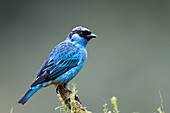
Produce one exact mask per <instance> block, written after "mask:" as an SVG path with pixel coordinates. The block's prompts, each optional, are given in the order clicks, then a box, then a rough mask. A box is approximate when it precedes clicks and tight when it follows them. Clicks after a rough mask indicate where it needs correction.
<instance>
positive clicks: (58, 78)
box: [18, 26, 97, 105]
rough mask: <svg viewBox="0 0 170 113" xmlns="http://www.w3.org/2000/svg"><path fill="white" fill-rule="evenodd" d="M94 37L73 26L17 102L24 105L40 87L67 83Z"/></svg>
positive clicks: (77, 69) (76, 72)
mask: <svg viewBox="0 0 170 113" xmlns="http://www.w3.org/2000/svg"><path fill="white" fill-rule="evenodd" d="M96 37H97V35H95V34H93V33H92V32H91V31H90V30H89V29H87V28H85V27H82V26H78V27H75V28H74V29H73V30H72V31H71V32H70V33H69V34H68V36H67V38H66V40H64V41H62V42H61V43H59V44H58V45H56V46H55V47H54V49H53V50H52V51H51V53H50V55H49V56H48V57H47V58H46V60H45V61H44V63H43V64H42V66H41V67H40V69H39V71H38V73H37V76H36V78H35V79H34V81H33V82H32V84H31V85H30V87H29V89H28V91H27V92H26V93H25V95H24V96H23V97H22V98H21V99H20V100H19V101H18V103H19V104H22V105H24V104H25V103H26V102H27V101H28V99H29V98H30V97H31V96H32V95H33V94H35V93H36V92H37V91H38V90H40V89H41V88H45V87H47V86H50V85H54V86H56V87H57V86H58V85H62V84H68V82H69V81H70V80H72V79H73V78H74V77H75V76H76V75H77V74H78V72H79V71H80V70H81V68H82V67H83V65H84V64H85V61H86V59H87V49H86V45H87V43H88V42H89V41H90V40H91V39H92V38H96Z"/></svg>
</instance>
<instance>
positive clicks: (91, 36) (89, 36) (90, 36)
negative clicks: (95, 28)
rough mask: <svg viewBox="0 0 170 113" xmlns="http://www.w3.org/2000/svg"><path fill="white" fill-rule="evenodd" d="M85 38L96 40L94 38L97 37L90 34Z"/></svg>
mask: <svg viewBox="0 0 170 113" xmlns="http://www.w3.org/2000/svg"><path fill="white" fill-rule="evenodd" d="M87 37H88V38H96V37H97V35H95V34H93V33H91V34H89V35H87Z"/></svg>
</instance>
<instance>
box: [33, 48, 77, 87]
mask: <svg viewBox="0 0 170 113" xmlns="http://www.w3.org/2000/svg"><path fill="white" fill-rule="evenodd" d="M64 48H67V50H63V51H62V52H61V50H62V48H58V49H56V48H55V49H56V50H55V51H53V52H52V54H53V55H50V56H49V57H48V58H47V59H46V60H45V61H44V63H43V65H42V66H41V68H40V70H39V72H38V73H37V77H36V79H35V80H34V81H33V83H32V85H31V87H34V86H36V85H38V84H42V83H44V82H48V81H50V80H54V79H56V78H57V77H58V76H60V75H62V74H64V73H65V72H67V71H69V70H70V69H71V68H73V67H75V66H77V65H78V63H79V59H80V54H79V51H78V48H73V47H70V46H68V47H64ZM58 51H60V52H58ZM57 53H58V54H57Z"/></svg>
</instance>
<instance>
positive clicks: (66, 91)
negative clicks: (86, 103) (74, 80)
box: [56, 84, 82, 104]
mask: <svg viewBox="0 0 170 113" xmlns="http://www.w3.org/2000/svg"><path fill="white" fill-rule="evenodd" d="M56 93H57V94H60V96H61V98H62V99H63V100H64V101H65V102H66V103H68V102H70V96H71V94H72V91H71V89H70V88H69V86H68V84H63V85H58V86H57V88H56ZM75 100H76V101H78V102H79V103H80V104H82V103H81V102H80V99H79V98H78V95H75Z"/></svg>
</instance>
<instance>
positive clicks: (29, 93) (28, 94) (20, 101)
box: [18, 87, 41, 105]
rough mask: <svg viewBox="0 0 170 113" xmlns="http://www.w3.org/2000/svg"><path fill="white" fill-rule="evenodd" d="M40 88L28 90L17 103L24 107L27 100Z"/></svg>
mask: <svg viewBox="0 0 170 113" xmlns="http://www.w3.org/2000/svg"><path fill="white" fill-rule="evenodd" d="M40 88H41V87H35V88H33V89H31V88H30V89H29V90H28V91H27V92H26V93H25V95H24V96H23V97H22V98H21V100H19V101H18V103H21V104H22V105H24V104H25V103H26V102H27V101H28V99H29V98H30V97H31V96H32V95H33V94H34V93H36V92H37V91H38V90H39V89H40Z"/></svg>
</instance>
